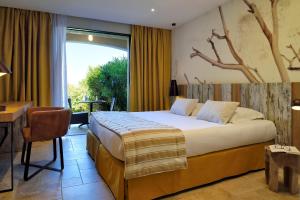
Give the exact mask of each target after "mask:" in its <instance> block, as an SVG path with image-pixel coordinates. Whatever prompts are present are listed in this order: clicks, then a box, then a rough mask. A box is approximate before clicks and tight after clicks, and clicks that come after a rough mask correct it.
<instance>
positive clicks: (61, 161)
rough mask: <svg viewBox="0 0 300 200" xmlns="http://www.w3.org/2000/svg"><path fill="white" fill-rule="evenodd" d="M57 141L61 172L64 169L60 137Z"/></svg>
mask: <svg viewBox="0 0 300 200" xmlns="http://www.w3.org/2000/svg"><path fill="white" fill-rule="evenodd" d="M58 140H59V152H60V167H61V170H63V169H64V168H65V165H64V151H63V145H62V139H61V137H60V138H58Z"/></svg>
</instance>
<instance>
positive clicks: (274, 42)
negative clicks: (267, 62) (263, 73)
mask: <svg viewBox="0 0 300 200" xmlns="http://www.w3.org/2000/svg"><path fill="white" fill-rule="evenodd" d="M243 1H244V3H245V4H246V5H247V6H248V8H249V10H248V12H249V13H251V14H253V15H254V16H255V19H256V21H257V23H258V24H259V26H260V28H261V30H262V31H263V33H264V35H265V37H266V38H267V40H268V42H269V45H270V47H271V51H272V55H273V57H274V61H275V63H276V66H277V69H278V71H279V74H280V77H281V80H282V81H283V82H289V81H290V79H289V76H288V72H287V69H286V67H285V65H284V60H283V59H285V58H284V57H282V55H281V53H280V50H279V44H278V43H279V42H278V12H277V5H278V1H279V0H270V2H271V8H272V9H271V11H272V23H273V30H272V32H271V30H270V29H269V28H268V26H267V24H266V23H265V21H264V19H263V17H262V15H261V13H260V11H259V10H258V8H257V6H256V4H254V3H250V2H249V0H243Z"/></svg>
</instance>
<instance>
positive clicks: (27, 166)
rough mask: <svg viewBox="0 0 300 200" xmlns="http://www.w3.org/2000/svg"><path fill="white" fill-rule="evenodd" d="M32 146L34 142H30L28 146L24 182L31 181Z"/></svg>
mask: <svg viewBox="0 0 300 200" xmlns="http://www.w3.org/2000/svg"><path fill="white" fill-rule="evenodd" d="M31 145H32V142H28V146H27V153H26V163H25V170H24V180H25V181H27V180H29V178H28V171H29V162H30V154H31Z"/></svg>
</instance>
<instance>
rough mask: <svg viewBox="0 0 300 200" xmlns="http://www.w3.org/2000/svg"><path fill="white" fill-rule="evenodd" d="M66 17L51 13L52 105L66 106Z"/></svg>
mask: <svg viewBox="0 0 300 200" xmlns="http://www.w3.org/2000/svg"><path fill="white" fill-rule="evenodd" d="M66 38H67V25H66V17H65V16H63V15H57V14H52V42H51V43H52V46H51V47H52V49H51V52H52V54H51V96H52V106H63V107H68V86H67V85H68V83H67V63H66Z"/></svg>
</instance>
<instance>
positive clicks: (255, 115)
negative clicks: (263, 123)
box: [230, 107, 265, 124]
mask: <svg viewBox="0 0 300 200" xmlns="http://www.w3.org/2000/svg"><path fill="white" fill-rule="evenodd" d="M256 119H265V116H264V114H262V113H261V112H258V111H256V110H253V109H250V108H243V107H238V108H237V109H236V111H235V113H234V114H233V116H232V118H231V119H230V123H233V124H235V123H241V122H245V121H250V120H256Z"/></svg>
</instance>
